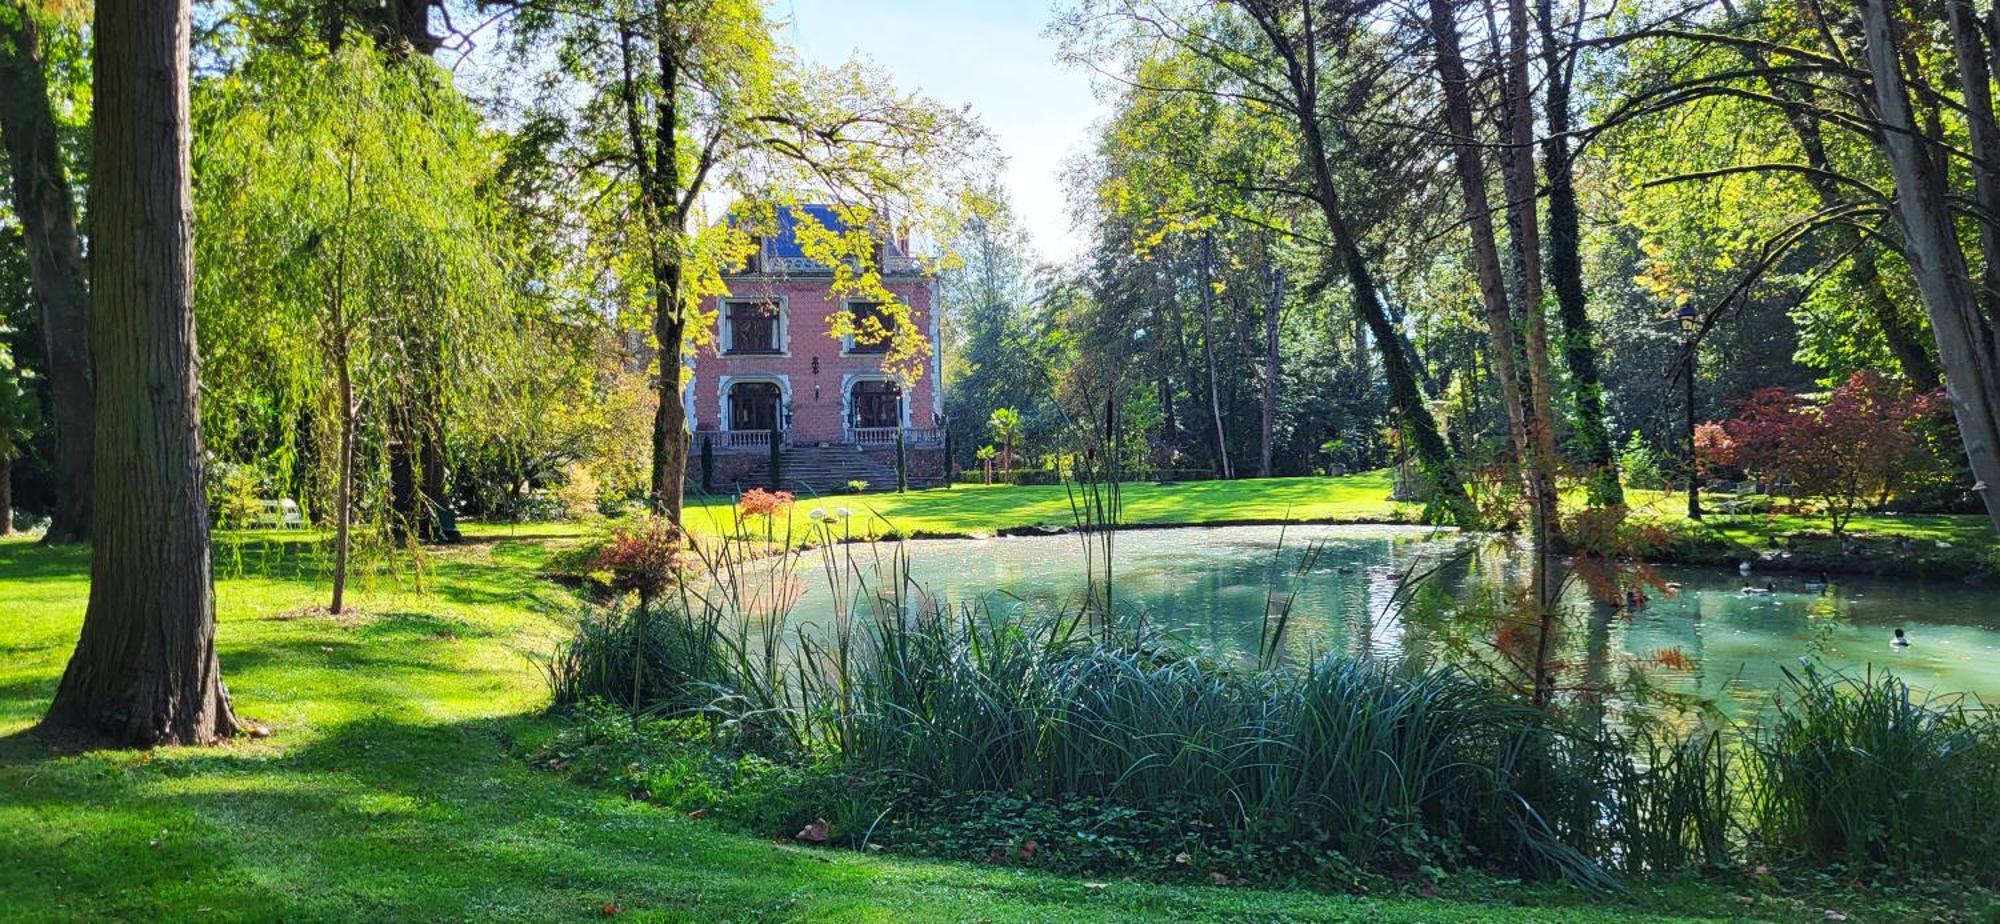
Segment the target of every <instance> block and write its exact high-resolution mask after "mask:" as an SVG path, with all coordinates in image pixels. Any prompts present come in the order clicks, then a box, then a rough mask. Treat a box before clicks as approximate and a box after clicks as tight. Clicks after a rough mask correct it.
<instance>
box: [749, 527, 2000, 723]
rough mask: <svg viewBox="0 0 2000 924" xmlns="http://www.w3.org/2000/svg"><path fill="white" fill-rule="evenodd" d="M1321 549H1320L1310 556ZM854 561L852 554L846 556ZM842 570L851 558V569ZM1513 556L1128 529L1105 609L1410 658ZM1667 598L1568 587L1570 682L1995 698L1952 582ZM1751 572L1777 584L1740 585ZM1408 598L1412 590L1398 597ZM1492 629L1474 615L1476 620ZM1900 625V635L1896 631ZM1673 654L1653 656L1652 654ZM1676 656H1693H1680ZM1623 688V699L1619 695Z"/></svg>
mask: <svg viewBox="0 0 2000 924" xmlns="http://www.w3.org/2000/svg"><path fill="white" fill-rule="evenodd" d="M855 548H857V547H848V548H847V549H844V550H842V551H841V552H839V553H837V554H838V555H840V556H841V557H842V558H844V559H848V560H851V561H853V562H854V565H853V567H852V568H850V569H849V570H850V571H855V572H859V573H861V574H864V575H868V576H869V577H868V578H867V580H868V581H870V582H872V583H877V584H880V583H886V581H885V579H884V577H883V575H885V574H887V573H888V572H889V571H890V568H889V567H887V566H886V562H887V561H889V560H891V559H892V558H893V556H892V555H891V553H889V552H888V551H886V550H887V549H888V548H889V547H888V546H881V547H876V548H874V549H869V550H864V551H853V549H855ZM903 550H904V551H905V552H906V553H907V556H908V562H909V574H910V580H911V582H912V583H913V584H915V585H916V586H918V587H920V588H922V589H923V592H924V594H925V595H926V596H927V597H930V598H932V599H935V600H939V601H944V602H946V603H947V604H949V605H951V606H954V607H956V606H960V605H965V604H976V605H982V606H984V607H985V608H986V609H987V610H989V611H990V612H992V613H993V614H995V615H996V616H999V617H1013V616H1017V615H1019V614H1020V613H1022V612H1023V611H1026V610H1028V609H1030V608H1035V609H1040V610H1044V611H1046V610H1051V609H1057V608H1062V607H1069V608H1072V609H1073V608H1074V607H1075V605H1076V602H1077V601H1078V600H1079V599H1080V597H1081V594H1082V591H1083V587H1084V583H1085V582H1084V577H1083V574H1084V556H1083V546H1082V541H1081V540H1080V539H1079V538H1078V537H1076V536H1046V537H1011V538H996V539H985V540H935V541H915V542H909V543H904V544H903ZM1308 550H1312V553H1311V554H1312V559H1311V561H1310V563H1309V564H1307V565H1306V566H1305V567H1303V569H1302V568H1301V563H1302V561H1304V560H1305V559H1306V557H1307V556H1308V554H1309V551H1308ZM850 556H851V558H849V557H850ZM843 567H845V566H843ZM1434 568H1435V570H1436V573H1435V575H1434V577H1432V578H1431V579H1430V580H1429V582H1428V586H1427V587H1426V588H1425V589H1423V590H1421V591H1420V592H1419V593H1418V596H1419V597H1421V598H1423V599H1422V600H1421V601H1420V602H1419V603H1418V604H1414V605H1410V606H1398V605H1396V603H1397V599H1398V593H1397V591H1398V588H1399V587H1406V586H1408V585H1409V581H1408V580H1407V578H1406V574H1407V573H1409V572H1411V571H1413V570H1414V571H1417V572H1425V571H1430V570H1432V569H1434ZM820 570H821V569H820V568H818V567H816V566H809V567H805V568H801V569H799V572H798V573H797V574H796V575H795V576H794V578H793V579H792V580H791V581H790V582H788V583H789V584H790V586H791V587H792V588H793V590H792V591H791V592H789V593H787V594H785V596H792V595H793V594H796V603H795V604H794V607H793V609H792V610H791V613H790V616H789V617H788V622H789V624H791V625H811V626H819V627H824V626H826V625H828V624H829V623H830V622H831V621H832V620H833V618H834V616H835V611H836V607H835V606H834V599H835V594H834V592H833V591H832V590H830V589H829V586H828V584H827V582H826V581H825V580H824V578H823V577H822V576H821V575H820V574H819V572H820ZM1519 571H1520V569H1519V557H1518V555H1515V554H1511V553H1510V552H1509V551H1508V550H1506V549H1504V548H1501V547H1499V546H1498V545H1496V543H1494V542H1493V541H1492V540H1473V539H1470V538H1460V537H1455V536H1451V535H1449V534H1439V533H1434V532H1431V531H1429V530H1425V529H1421V528H1396V527H1372V526H1371V527H1357V526H1293V527H1286V528H1283V529H1280V528H1279V527H1261V526H1258V527H1221V528H1212V529H1156V530H1130V531H1125V532H1120V533H1119V534H1118V535H1117V537H1116V542H1115V559H1114V574H1115V581H1114V588H1115V595H1116V597H1115V608H1116V610H1117V612H1118V613H1119V614H1120V616H1121V619H1139V618H1143V619H1144V620H1145V622H1146V624H1147V625H1148V626H1149V627H1154V628H1157V629H1158V630H1160V631H1163V632H1166V633H1168V634H1170V635H1171V636H1173V637H1175V638H1177V639H1178V640H1179V641H1180V642H1182V643H1184V644H1186V645H1189V646H1192V647H1195V648H1198V649H1201V650H1204V651H1207V652H1210V653H1213V654H1215V655H1217V656H1220V657H1224V658H1235V659H1240V660H1246V661H1247V660H1252V659H1254V655H1255V652H1256V651H1257V648H1258V644H1259V638H1260V635H1261V633H1262V632H1263V627H1264V623H1265V618H1266V613H1267V612H1269V611H1270V610H1271V609H1272V608H1273V607H1274V603H1273V601H1280V602H1278V603H1276V604H1275V606H1277V607H1282V601H1283V600H1284V599H1286V597H1287V595H1289V597H1290V599H1291V601H1292V603H1291V608H1290V611H1289V619H1290V623H1289V628H1288V630H1287V635H1286V638H1287V649H1288V651H1289V652H1290V653H1291V654H1293V655H1294V656H1297V655H1300V654H1303V653H1308V652H1316V651H1317V652H1324V651H1329V650H1338V651H1343V652H1347V653H1350V654H1361V653H1372V654H1374V655H1378V656H1386V657H1396V658H1404V659H1414V660H1417V661H1419V662H1422V663H1428V664H1435V663H1438V662H1440V661H1443V660H1448V659H1454V658H1457V659H1464V658H1469V657H1481V656H1486V657H1490V656H1491V652H1492V647H1491V645H1490V644H1489V641H1490V639H1491V625H1492V624H1491V623H1490V622H1488V621H1482V620H1474V619H1465V618H1457V619H1454V618H1453V617H1452V616H1451V615H1450V613H1451V612H1453V611H1454V610H1458V609H1460V608H1462V607H1465V606H1467V605H1476V604H1469V603H1468V601H1478V600H1480V599H1492V597H1493V596H1494V594H1493V589H1494V588H1496V587H1500V586H1504V585H1509V584H1518V582H1519ZM1658 575H1659V577H1660V578H1661V579H1663V580H1664V581H1669V582H1673V583H1675V584H1677V585H1678V589H1677V590H1675V591H1672V592H1663V591H1660V590H1654V591H1652V593H1651V599H1650V601H1649V602H1648V603H1647V604H1646V605H1645V606H1644V607H1642V608H1640V609H1638V610H1637V611H1633V610H1629V609H1624V608H1613V607H1607V606H1602V605H1597V604H1593V603H1591V602H1590V600H1589V599H1588V595H1587V594H1586V593H1585V591H1584V589H1583V588H1582V587H1581V585H1579V584H1575V583H1572V584H1571V585H1569V591H1568V593H1567V595H1566V598H1565V599H1566V605H1567V606H1568V607H1569V612H1570V617H1571V618H1569V619H1567V620H1565V623H1566V624H1567V625H1568V626H1569V627H1570V628H1569V630H1568V632H1567V634H1566V636H1565V637H1564V640H1563V643H1562V644H1563V646H1564V651H1563V657H1564V659H1565V661H1566V663H1567V664H1569V665H1570V668H1569V670H1568V672H1567V674H1566V676H1567V677H1568V678H1569V680H1568V682H1572V683H1576V684H1579V685H1595V686H1616V687H1618V688H1620V689H1624V690H1627V691H1629V690H1630V689H1631V688H1632V684H1631V683H1630V681H1631V680H1632V678H1633V677H1635V676H1636V677H1638V678H1640V679H1642V680H1643V681H1644V683H1645V684H1646V685H1648V686H1651V687H1653V688H1656V689H1659V690H1663V691H1669V692H1671V693H1673V694H1680V695H1685V696H1687V697H1690V698H1693V699H1696V700H1699V701H1704V702H1708V703H1712V704H1714V705H1715V706H1716V707H1717V708H1719V709H1721V710H1722V711H1723V712H1725V713H1740V712H1743V711H1746V710H1755V709H1757V708H1759V707H1761V706H1762V705H1763V704H1765V703H1768V702H1769V700H1770V698H1771V694H1772V692H1773V691H1774V690H1776V689H1777V688H1779V687H1780V686H1782V685H1783V683H1784V676H1783V669H1784V668H1787V667H1790V668H1792V669H1794V670H1796V669H1797V668H1798V667H1799V665H1800V658H1806V659H1810V660H1813V661H1815V662H1817V663H1818V664H1820V665H1823V666H1824V667H1828V668H1835V669H1839V670H1842V671H1848V672H1854V673H1860V672H1863V671H1866V670H1869V669H1871V668H1872V669H1876V670H1881V669H1888V670H1891V671H1893V672H1894V673H1896V674H1897V675H1898V676H1901V677H1903V678H1904V679H1906V680H1907V681H1908V682H1909V683H1910V685H1911V686H1913V687H1916V688H1919V689H1922V690H1926V691H1931V692H1936V693H1944V692H1960V693H1969V694H1973V695H1976V696H1979V697H1981V698H1982V699H1985V700H1987V701H1989V702H2000V589H1992V588H1982V587H1973V586H1968V585H1966V584H1963V583H1960V582H1955V581H1954V582H1915V581H1901V580H1880V579H1869V578H1853V577H1842V576H1837V575H1836V576H1834V577H1833V578H1832V580H1831V583H1830V585H1829V586H1827V587H1825V588H1823V589H1821V588H1813V587H1808V586H1807V584H1808V581H1809V576H1806V575H1795V574H1784V573H1778V572H1755V573H1753V574H1752V575H1750V576H1749V577H1748V578H1747V579H1746V578H1744V577H1743V576H1741V575H1739V574H1738V573H1737V572H1736V571H1735V570H1734V569H1729V570H1693V569H1674V568H1668V569H1660V570H1659V572H1658ZM1746 581H1747V582H1748V583H1751V584H1754V585H1755V586H1757V587H1760V588H1761V587H1764V586H1765V585H1766V584H1767V583H1768V584H1770V585H1772V586H1774V588H1775V590H1774V592H1772V593H1769V594H1746V593H1744V592H1743V590H1742V588H1743V586H1744V585H1745V583H1746ZM1403 596H1405V597H1407V596H1409V594H1407V593H1406V594H1404V595H1403ZM1478 627H1483V628H1478ZM1897 627H1901V628H1903V629H1904V630H1905V632H1906V633H1907V634H1908V636H1909V638H1910V640H1911V644H1910V645H1909V646H1908V647H1905V648H1897V647H1894V646H1892V645H1891V644H1890V639H1891V636H1892V632H1893V630H1894V629H1895V628H1897ZM1666 650H1673V651H1676V652H1677V653H1678V655H1679V656H1681V657H1673V658H1668V659H1667V661H1668V662H1669V664H1670V665H1671V666H1669V665H1663V664H1661V663H1658V662H1659V660H1660V659H1659V658H1658V655H1659V653H1660V652H1662V651H1666ZM1683 658H1684V660H1683ZM1628 695H1629V693H1628Z"/></svg>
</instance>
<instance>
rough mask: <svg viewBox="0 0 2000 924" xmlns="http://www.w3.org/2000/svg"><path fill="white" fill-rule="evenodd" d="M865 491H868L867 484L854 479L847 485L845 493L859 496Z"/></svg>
mask: <svg viewBox="0 0 2000 924" xmlns="http://www.w3.org/2000/svg"><path fill="white" fill-rule="evenodd" d="M866 490H868V482H867V481H865V480H863V479H860V478H856V479H854V480H853V481H850V482H848V483H847V493H849V494H860V493H862V492H863V491H866Z"/></svg>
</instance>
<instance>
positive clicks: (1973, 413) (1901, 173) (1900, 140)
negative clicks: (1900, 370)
mask: <svg viewBox="0 0 2000 924" xmlns="http://www.w3.org/2000/svg"><path fill="white" fill-rule="evenodd" d="M1890 2H1891V0H1861V22H1862V29H1863V32H1864V36H1865V46H1866V51H1867V58H1868V62H1867V63H1868V70H1869V72H1870V74H1871V75H1872V76H1873V78H1874V81H1873V83H1874V102H1875V106H1876V109H1877V111H1878V118H1879V119H1880V121H1881V122H1882V124H1883V127H1884V131H1883V132H1882V147H1883V149H1884V151H1885V153H1887V155H1888V157H1889V165H1890V168H1891V170H1892V172H1893V174H1894V176H1895V181H1896V202H1895V209H1894V214H1895V217H1896V221H1897V223H1898V225H1900V226H1901V228H1902V230H1903V237H1904V239H1905V241H1906V242H1907V247H1908V254H1907V257H1908V259H1909V263H1910V270H1911V272H1912V274H1914V276H1915V277H1916V282H1917V291H1918V293H1919V294H1920V295H1921V296H1922V298H1923V302H1924V311H1925V313H1926V314H1928V315H1929V316H1930V322H1931V334H1932V336H1933V337H1935V338H1936V340H1937V348H1938V359H1939V363H1940V365H1941V366H1942V367H1943V369H1944V376H1945V390H1946V394H1947V395H1948V396H1949V398H1950V400H1951V409H1952V413H1953V415H1954V416H1955V417H1956V418H1957V420H1958V430H1959V436H1960V438H1961V439H1962V441H1963V442H1964V444H1965V455H1966V461H1967V462H1968V463H1969V464H1970V466H1971V468H1972V476H1973V478H1974V479H1975V480H1976V482H1977V484H1976V485H1975V490H1976V491H1977V492H1978V493H1979V496H1980V500H1981V501H1982V502H1983V503H1984V504H1985V505H1986V513H1987V516H1988V517H1989V518H1990V519H1991V520H1992V521H1993V525H1994V528H1995V529H1996V530H2000V349H1996V347H1995V344H1994V337H1993V330H1992V328H1991V326H1990V324H1989V322H1988V320H1987V318H1986V317H1985V316H1984V315H1982V314H1981V313H1980V310H1979V302H1978V299H1977V297H1976V296H1975V294H1974V292H1973V288H1972V277H1971V273H1970V271H1969V269H1968V267H1967V264H1966V260H1965V252H1964V251H1963V250H1960V249H1959V244H1958V239H1957V237H1956V234H1955V231H1954V228H1953V222H1952V217H1951V214H1950V212H1949V210H1948V206H1947V204H1946V202H1945V199H1944V195H1943V190H1942V184H1941V180H1942V178H1941V177H1939V176H1938V175H1937V164H1936V161H1934V160H1933V159H1931V157H1930V156H1929V155H1928V154H1927V153H1926V151H1925V144H1924V142H1923V141H1922V140H1920V138H1919V136H1918V134H1917V128H1916V125H1915V123H1914V121H1913V119H1912V115H1911V110H1910V99H1909V90H1908V87H1907V85H1906V84H1905V82H1904V79H1903V70H1902V65H1901V61H1900V60H1899V58H1898V55H1897V45H1896V41H1895V38H1896V33H1895V26H1894V23H1893V18H1892V14H1891V12H1890V7H1889V3H1890Z"/></svg>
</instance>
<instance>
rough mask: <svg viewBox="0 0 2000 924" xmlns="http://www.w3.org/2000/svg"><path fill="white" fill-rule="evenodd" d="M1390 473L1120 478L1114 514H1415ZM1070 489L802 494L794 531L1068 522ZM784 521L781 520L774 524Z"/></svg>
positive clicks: (706, 515)
mask: <svg viewBox="0 0 2000 924" xmlns="http://www.w3.org/2000/svg"><path fill="white" fill-rule="evenodd" d="M1393 480H1394V479H1393V478H1392V476H1391V475H1390V473H1389V472H1387V471H1382V472H1368V473H1365V474H1360V475H1350V476H1347V477H1344V478H1266V479H1259V480H1246V481H1195V482H1188V483H1185V484H1176V485H1166V486H1161V485H1153V484H1128V485H1126V486H1125V487H1124V489H1123V491H1122V492H1121V496H1122V503H1123V516H1122V520H1123V522H1126V523H1132V524H1198V523H1241V522H1276V521H1280V520H1290V521H1293V522H1301V523H1306V522H1310V523H1362V522H1375V523H1379V522H1388V521H1391V520H1398V519H1400V520H1403V521H1408V522H1415V521H1416V520H1417V519H1418V518H1419V517H1420V516H1421V514H1422V512H1423V511H1422V508H1420V507H1418V506H1416V505H1413V504H1399V503H1396V502H1394V501H1391V500H1389V492H1390V490H1391V488H1392V487H1393ZM1070 496H1071V495H1070V491H1069V489H1067V488H1065V487H1064V486H1062V485H1024V486H1018V487H1016V486H1007V485H994V486H987V485H954V486H953V487H951V488H932V489H929V490H925V491H911V492H908V493H904V494H896V493H876V494H858V495H838V496H832V497H801V498H799V499H798V501H797V502H796V503H795V504H794V505H793V508H792V514H791V516H792V524H793V529H794V531H795V532H803V531H804V530H805V529H806V528H807V525H808V524H809V523H810V522H811V521H810V520H809V519H808V517H809V516H810V514H811V512H812V511H813V510H814V509H820V510H825V511H828V512H834V511H836V510H838V509H840V508H846V509H847V510H848V511H850V512H851V513H852V514H853V515H854V525H853V527H852V528H853V529H854V531H855V533H856V534H857V535H859V534H862V533H863V532H866V533H868V534H871V535H880V534H884V533H889V532H899V533H902V534H904V535H918V536H974V535H979V536H990V535H993V534H994V533H995V532H998V531H1000V530H1004V529H1016V528H1021V527H1030V526H1071V525H1074V523H1075V516H1074V514H1073V513H1072V511H1071V507H1070ZM683 519H684V521H685V522H686V523H687V524H688V528H689V529H692V530H694V531H696V532H698V533H699V532H724V531H727V530H728V529H729V528H731V525H732V523H733V522H734V508H733V507H732V502H731V501H730V500H729V499H728V498H693V497H690V498H689V501H688V509H687V513H686V516H685V517H684V518H683ZM784 528H785V527H784V524H783V523H782V522H780V523H778V524H777V525H776V532H778V533H782V532H783V531H784ZM761 529H762V526H761V524H759V526H758V530H759V531H761Z"/></svg>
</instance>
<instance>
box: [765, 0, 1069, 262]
mask: <svg viewBox="0 0 2000 924" xmlns="http://www.w3.org/2000/svg"><path fill="white" fill-rule="evenodd" d="M1052 11H1053V8H1052V7H1051V5H1050V0H772V4H771V14H772V15H773V16H774V17H775V18H778V19H781V20H786V21H788V22H789V25H788V26H787V27H786V29H785V37H786V38H787V39H788V40H789V41H790V42H791V43H792V44H793V45H794V46H796V47H797V48H798V49H799V51H800V53H802V54H804V55H805V56H806V57H807V58H810V59H812V60H814V61H818V62H820V63H823V64H837V63H839V62H841V61H844V60H846V59H847V58H849V57H852V56H854V55H857V54H858V55H860V56H862V57H865V58H867V59H869V60H871V61H873V62H874V63H875V64H877V65H879V66H880V67H882V68H884V69H886V70H887V71H889V73H890V74H892V75H894V77H895V78H896V80H897V82H898V83H899V84H900V85H901V86H903V87H905V88H907V89H917V90H922V91H923V92H924V93H925V94H927V95H929V96H931V97H934V98H936V99H937V100H938V101H940V102H943V103H946V104H948V105H953V106H957V105H965V104H970V105H971V107H972V110H973V112H974V113H975V114H976V115H978V117H979V120H980V121H981V122H982V123H983V124H984V125H985V126H986V128H987V129H988V130H989V131H991V132H992V133H993V135H994V137H995V140H996V141H997V143H998V145H999V148H1000V152H1001V153H1002V154H1003V155H1005V156H1006V158H1007V163H1006V166H1005V169H1004V172H1003V174H1002V179H1003V181H1004V183H1005V185H1006V188H1007V192H1008V194H1009V196H1010V197H1011V198H1012V200H1013V205H1014V210H1015V212H1016V213H1017V214H1018V215H1019V216H1020V219H1021V224H1022V226H1023V227H1024V228H1026V229H1027V231H1028V234H1029V237H1030V238H1031V239H1032V240H1033V241H1034V244H1035V247H1036V249H1037V250H1039V251H1040V252H1041V256H1042V257H1044V258H1046V259H1052V260H1061V259H1067V258H1068V257H1071V256H1074V255H1075V254H1077V253H1078V252H1079V251H1081V250H1082V248H1083V241H1082V238H1081V237H1080V236H1078V235H1077V234H1076V233H1075V231H1074V230H1072V228H1071V226H1070V219H1069V208H1068V203H1067V201H1066V199H1065V195H1064V190H1063V177H1062V167H1063V161H1064V160H1065V159H1067V158H1068V157H1069V156H1071V155H1072V154H1074V153H1077V152H1080V151H1082V150H1083V149H1084V147H1085V145H1086V144H1087V141H1088V138H1089V130H1090V125H1091V122H1092V121H1093V120H1094V119H1096V118H1097V116H1098V114H1099V112H1100V109H1101V107H1100V106H1099V105H1098V102H1097V100H1096V98H1095V97H1094V96H1092V95H1091V88H1090V78H1089V76H1088V75H1087V74H1086V73H1085V72H1083V71H1081V70H1078V69H1076V68H1072V67H1068V66H1066V65H1063V64H1061V63H1059V62H1057V61H1056V51H1057V43H1056V42H1055V40H1054V39H1050V38H1046V37H1044V36H1043V35H1042V30H1043V28H1044V27H1045V26H1046V25H1047V24H1048V22H1049V20H1050V18H1051V16H1052Z"/></svg>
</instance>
